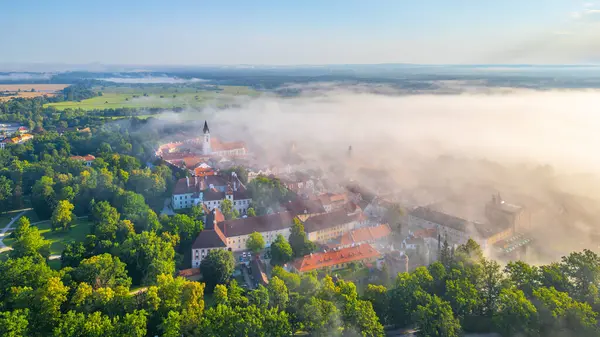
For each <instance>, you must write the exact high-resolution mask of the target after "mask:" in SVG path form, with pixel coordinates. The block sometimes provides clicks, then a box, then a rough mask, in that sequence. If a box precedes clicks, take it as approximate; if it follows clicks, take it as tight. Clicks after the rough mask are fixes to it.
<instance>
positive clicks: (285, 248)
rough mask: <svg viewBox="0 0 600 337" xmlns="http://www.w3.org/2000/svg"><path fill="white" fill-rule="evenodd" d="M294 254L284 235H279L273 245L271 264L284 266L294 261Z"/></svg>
mask: <svg viewBox="0 0 600 337" xmlns="http://www.w3.org/2000/svg"><path fill="white" fill-rule="evenodd" d="M293 254H294V252H293V251H292V246H291V245H290V244H289V242H287V240H286V239H285V238H284V237H283V235H281V234H278V235H277V237H276V238H275V240H273V243H272V244H271V264H272V265H274V266H282V265H284V264H286V263H288V262H290V261H291V260H292V256H293Z"/></svg>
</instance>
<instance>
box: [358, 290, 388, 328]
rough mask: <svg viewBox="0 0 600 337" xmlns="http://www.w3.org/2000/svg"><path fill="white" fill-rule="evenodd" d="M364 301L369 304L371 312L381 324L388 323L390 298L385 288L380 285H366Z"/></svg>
mask: <svg viewBox="0 0 600 337" xmlns="http://www.w3.org/2000/svg"><path fill="white" fill-rule="evenodd" d="M364 298H365V300H367V301H369V302H371V304H372V305H373V310H375V313H376V314H377V317H379V320H380V321H381V323H383V324H387V323H388V320H389V319H388V310H389V307H390V297H389V294H388V290H387V288H386V287H384V286H382V285H375V284H368V285H367V289H366V290H365V294H364Z"/></svg>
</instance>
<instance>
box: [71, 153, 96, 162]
mask: <svg viewBox="0 0 600 337" xmlns="http://www.w3.org/2000/svg"><path fill="white" fill-rule="evenodd" d="M71 159H73V160H82V161H92V160H96V157H94V156H92V155H91V154H88V155H87V156H71Z"/></svg>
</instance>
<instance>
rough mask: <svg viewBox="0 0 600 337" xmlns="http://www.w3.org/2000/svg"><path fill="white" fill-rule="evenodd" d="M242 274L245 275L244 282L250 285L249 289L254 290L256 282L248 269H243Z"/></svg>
mask: <svg viewBox="0 0 600 337" xmlns="http://www.w3.org/2000/svg"><path fill="white" fill-rule="evenodd" d="M242 274H243V275H244V280H246V284H247V285H248V289H249V290H252V289H254V282H252V279H251V278H250V274H248V268H246V267H242Z"/></svg>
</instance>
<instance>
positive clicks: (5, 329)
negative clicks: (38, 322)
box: [0, 309, 29, 337]
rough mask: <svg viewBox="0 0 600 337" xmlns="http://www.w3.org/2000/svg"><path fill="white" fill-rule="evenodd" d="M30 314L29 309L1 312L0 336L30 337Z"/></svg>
mask: <svg viewBox="0 0 600 337" xmlns="http://www.w3.org/2000/svg"><path fill="white" fill-rule="evenodd" d="M28 313H29V311H28V310H27V309H23V310H21V309H17V310H14V311H0V336H5V337H24V336H28V332H27V327H28V325H29V322H28V321H27V316H28Z"/></svg>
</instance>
